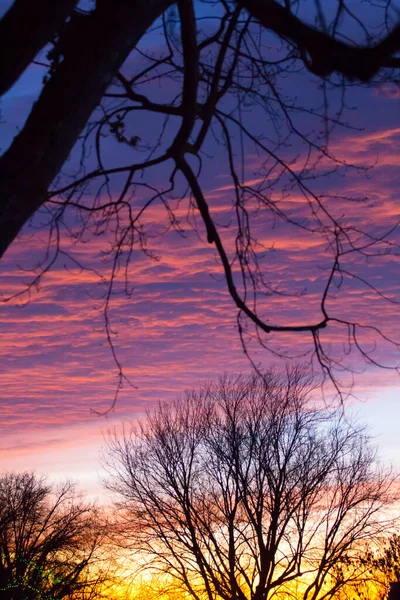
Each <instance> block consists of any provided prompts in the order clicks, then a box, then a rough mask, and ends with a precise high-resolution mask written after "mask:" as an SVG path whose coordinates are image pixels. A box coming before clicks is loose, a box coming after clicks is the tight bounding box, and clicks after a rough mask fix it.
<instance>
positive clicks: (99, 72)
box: [0, 0, 171, 256]
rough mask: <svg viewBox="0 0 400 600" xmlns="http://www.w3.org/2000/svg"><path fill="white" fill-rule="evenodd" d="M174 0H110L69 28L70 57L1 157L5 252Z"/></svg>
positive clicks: (0, 223) (1, 243)
mask: <svg viewBox="0 0 400 600" xmlns="http://www.w3.org/2000/svg"><path fill="white" fill-rule="evenodd" d="M170 3H171V0H144V1H143V0H136V1H135V0H132V2H126V1H125V0H119V1H116V0H114V1H113V2H111V0H107V1H106V2H103V3H102V4H101V8H100V9H96V10H95V11H94V12H92V13H91V14H90V15H88V16H83V17H82V18H84V19H85V26H84V27H81V28H80V35H79V36H70V37H68V35H67V30H68V26H67V27H66V28H65V30H66V32H65V40H63V39H62V40H60V43H62V44H63V45H62V53H63V56H64V59H63V61H62V62H61V64H60V65H59V66H58V67H57V69H56V71H55V73H54V75H53V76H52V77H51V79H50V81H49V82H48V83H47V84H46V85H45V87H44V89H43V92H42V94H41V96H40V98H39V100H38V101H37V102H36V104H35V105H34V107H33V109H32V112H31V114H30V115H29V117H28V120H27V122H26V124H25V126H24V128H23V129H22V131H21V132H20V133H19V135H18V136H17V137H16V138H15V139H14V142H13V143H12V145H11V147H10V148H9V149H8V150H7V151H6V153H5V154H4V155H3V156H2V157H1V159H0V181H1V191H0V231H1V232H2V236H1V238H0V256H2V255H3V253H4V252H5V251H6V249H7V248H8V246H9V245H10V244H11V242H12V241H13V240H14V238H15V237H16V236H17V234H18V232H19V231H20V229H21V228H22V226H23V225H24V224H25V223H26V222H27V221H28V220H29V218H30V217H31V216H32V215H33V214H34V212H35V211H36V210H37V209H38V208H39V207H40V206H41V204H43V202H44V201H45V200H46V198H47V190H48V188H49V186H50V184H51V183H52V181H53V179H54V178H55V177H56V175H57V173H59V171H60V169H61V167H62V165H63V164H64V162H65V161H66V160H67V158H68V156H69V154H70V152H71V150H72V148H73V146H74V144H75V142H76V141H77V139H78V136H79V134H80V132H81V131H82V129H83V127H84V126H85V124H86V122H87V120H88V119H89V117H90V115H91V113H92V112H93V110H94V109H95V108H96V106H97V105H98V104H99V102H100V100H101V98H102V96H103V94H104V93H105V91H106V89H107V86H108V85H109V83H110V81H111V78H112V76H113V75H114V74H116V73H117V72H118V70H119V68H120V67H121V65H122V64H123V62H124V61H125V59H126V58H127V56H128V54H129V53H130V51H131V50H132V49H133V48H134V47H135V46H136V44H137V43H138V42H139V40H140V38H141V37H142V35H143V34H144V33H145V32H146V30H147V29H148V27H149V26H150V25H151V24H152V23H153V21H154V20H155V19H156V18H157V17H158V16H159V15H160V14H161V13H162V12H163V11H164V10H165V9H166V8H167V7H168V5H169V4H170Z"/></svg>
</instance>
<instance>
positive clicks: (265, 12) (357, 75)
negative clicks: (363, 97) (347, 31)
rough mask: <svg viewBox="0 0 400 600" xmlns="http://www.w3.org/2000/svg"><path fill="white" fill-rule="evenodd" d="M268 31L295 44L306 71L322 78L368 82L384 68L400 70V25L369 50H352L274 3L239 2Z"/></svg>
mask: <svg viewBox="0 0 400 600" xmlns="http://www.w3.org/2000/svg"><path fill="white" fill-rule="evenodd" d="M240 5H242V6H243V7H244V8H245V9H246V10H248V12H249V13H250V14H251V15H252V16H253V17H254V18H256V19H257V20H258V21H260V23H261V24H262V25H263V26H264V27H265V28H267V29H271V30H272V31H274V32H275V33H276V34H277V35H279V36H281V37H283V38H286V39H287V40H290V41H291V42H293V43H294V44H295V45H296V46H297V47H298V49H299V50H300V52H301V54H302V55H303V56H305V57H307V60H305V63H306V66H307V68H308V69H309V70H310V71H311V72H312V73H315V74H316V75H318V76H320V77H326V76H328V75H330V74H331V73H334V72H338V73H341V74H342V75H345V76H346V77H349V78H350V79H359V80H360V81H369V80H370V79H371V78H372V77H373V76H374V75H376V74H377V73H378V71H379V70H380V69H382V68H384V67H392V68H395V67H400V58H397V57H395V56H394V54H395V53H396V52H398V51H399V50H400V25H398V26H397V27H395V28H394V29H393V31H392V32H391V33H390V34H389V35H388V36H387V37H386V38H385V39H383V40H382V41H381V42H379V43H378V44H376V45H374V46H369V47H363V48H360V47H356V46H350V45H348V44H345V43H344V42H341V41H339V40H337V39H335V38H333V37H332V36H330V35H329V34H327V33H324V32H322V31H318V30H317V29H315V28H314V27H311V26H310V25H307V24H305V23H303V22H302V21H301V20H300V19H299V18H298V17H296V16H295V15H294V14H293V13H292V12H291V11H290V10H288V9H287V8H284V7H283V6H281V5H280V4H279V3H278V2H276V1H275V0H240Z"/></svg>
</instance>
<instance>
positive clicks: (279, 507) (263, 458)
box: [106, 369, 393, 600]
mask: <svg viewBox="0 0 400 600" xmlns="http://www.w3.org/2000/svg"><path fill="white" fill-rule="evenodd" d="M312 389H313V386H312V384H311V382H310V380H309V379H307V377H305V376H304V373H302V371H301V370H300V369H294V370H292V371H290V372H288V374H287V377H286V378H285V377H281V376H278V375H277V374H276V373H273V372H269V373H266V374H264V376H260V375H256V374H255V375H253V376H251V377H236V378H233V377H232V378H224V379H222V380H221V381H220V382H219V384H217V385H211V386H209V387H207V388H204V389H202V390H201V391H200V392H199V393H195V392H192V393H190V394H187V395H186V396H185V397H184V398H182V399H181V400H178V401H176V402H175V403H173V404H172V405H170V406H168V405H164V404H161V405H160V406H159V408H158V410H157V411H155V412H154V413H152V414H151V415H150V416H149V418H148V420H147V421H145V422H143V423H141V424H140V425H139V426H138V427H133V428H132V430H131V431H129V432H128V431H127V430H125V431H124V433H123V435H122V436H121V435H119V434H118V433H117V432H115V431H114V433H113V434H111V436H110V438H109V445H108V454H107V455H106V457H107V458H106V460H107V464H108V467H109V469H110V472H111V475H112V478H111V479H110V480H109V481H108V483H107V486H108V487H109V488H110V489H112V490H114V491H115V492H116V493H117V494H118V498H119V501H118V504H117V506H118V512H119V514H121V515H122V522H121V528H120V531H121V533H120V535H121V537H125V539H126V543H127V545H128V547H129V548H130V549H136V550H137V551H138V553H139V554H138V555H139V557H142V561H143V562H144V563H145V565H146V567H145V568H146V569H148V568H150V569H151V568H153V569H154V570H155V573H157V572H163V573H164V574H166V575H167V576H169V577H170V578H172V580H173V582H174V584H175V585H176V588H177V589H182V590H185V591H186V592H187V593H189V595H190V596H191V597H193V598H196V599H200V598H203V597H206V598H208V599H209V600H214V599H215V598H221V599H226V600H231V599H232V598H236V599H238V600H249V599H251V600H265V599H266V598H268V597H270V596H271V595H272V594H273V595H277V597H280V596H282V597H283V596H284V597H287V596H288V595H292V594H293V595H294V596H295V597H296V598H303V599H304V600H315V599H317V598H331V597H334V596H335V594H337V593H338V592H339V591H340V590H341V589H343V588H344V587H345V586H346V585H348V584H349V582H351V581H354V580H357V578H359V577H361V576H363V575H364V572H365V568H364V566H363V565H361V563H360V561H357V560H356V558H357V557H359V556H362V555H363V554H364V552H365V543H366V542H367V541H368V540H371V538H375V537H376V536H378V535H380V534H382V532H383V531H385V528H387V527H388V525H389V523H388V521H387V519H386V517H385V516H384V514H383V513H381V512H380V511H381V509H383V508H384V507H386V506H388V503H390V501H391V500H393V496H391V492H390V485H391V482H392V478H391V477H390V476H388V475H387V474H386V475H385V474H384V473H383V471H382V470H381V469H380V468H379V467H377V466H376V464H375V451H374V450H373V448H372V447H371V446H370V444H369V442H368V438H367V436H366V434H365V432H364V431H363V430H362V429H360V428H358V427H356V426H353V425H351V424H349V423H348V422H346V421H345V420H344V419H343V414H342V413H339V414H334V413H330V412H329V411H326V410H320V409H318V408H316V407H315V406H314V405H313V402H312V401H311V398H310V393H311V391H312ZM143 556H144V558H143ZM341 565H342V566H343V568H340V567H341Z"/></svg>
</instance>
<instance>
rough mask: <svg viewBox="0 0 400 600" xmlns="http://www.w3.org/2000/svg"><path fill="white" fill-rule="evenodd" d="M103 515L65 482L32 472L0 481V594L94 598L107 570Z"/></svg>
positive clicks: (8, 599) (8, 597) (23, 598)
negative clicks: (57, 483)
mask: <svg viewBox="0 0 400 600" xmlns="http://www.w3.org/2000/svg"><path fill="white" fill-rule="evenodd" d="M99 526H100V523H99V515H98V514H96V511H95V510H94V508H93V506H89V505H85V504H84V503H83V502H82V501H81V499H80V498H79V497H78V496H77V494H76V493H75V491H74V488H73V486H72V484H70V483H66V484H64V485H63V486H62V487H60V488H59V489H57V490H55V489H53V488H52V486H50V485H49V484H48V483H46V481H45V480H44V479H43V478H41V477H39V476H37V475H35V474H32V473H21V474H14V473H11V474H7V475H3V476H2V477H1V478H0V595H1V598H4V600H39V599H40V600H53V599H56V598H59V599H63V598H64V599H68V600H75V599H76V600H80V599H82V600H94V599H95V598H100V597H102V592H103V591H104V588H103V589H102V586H103V584H104V583H105V582H106V580H107V577H106V576H105V573H106V570H105V569H104V565H103V564H102V558H103V557H102V556H101V554H100V553H99V550H100V546H101V540H102V535H101V532H100V529H99Z"/></svg>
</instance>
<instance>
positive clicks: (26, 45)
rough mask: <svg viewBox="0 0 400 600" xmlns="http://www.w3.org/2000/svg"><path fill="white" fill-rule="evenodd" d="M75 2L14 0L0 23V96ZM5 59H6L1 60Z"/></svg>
mask: <svg viewBox="0 0 400 600" xmlns="http://www.w3.org/2000/svg"><path fill="white" fill-rule="evenodd" d="M76 4H77V0H15V1H14V3H13V4H12V6H11V8H10V9H9V10H8V11H7V12H6V14H5V15H4V17H3V18H2V19H1V21H0V56H3V57H4V58H3V59H2V61H1V66H0V96H2V95H3V94H4V93H5V92H6V91H7V90H8V89H10V87H11V86H12V85H13V84H14V83H15V82H16V81H17V80H18V78H19V77H20V75H22V73H23V72H24V71H25V69H26V67H27V66H28V65H29V63H30V62H31V61H32V60H33V59H34V58H35V56H36V54H37V53H38V52H39V50H41V49H42V48H43V46H44V45H45V44H47V42H49V41H50V40H51V38H52V37H53V36H54V35H55V33H56V32H57V31H58V30H59V29H60V28H61V26H62V24H63V23H64V21H65V19H66V18H67V17H68V15H70V14H71V12H72V10H73V8H74V6H75V5H76ZM5 57H7V58H5Z"/></svg>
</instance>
